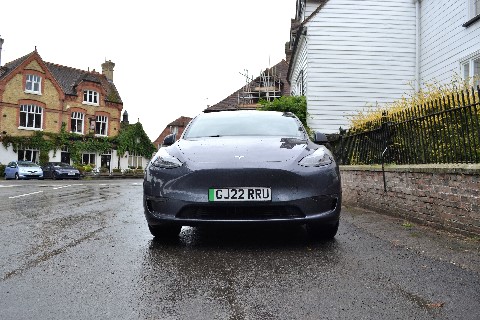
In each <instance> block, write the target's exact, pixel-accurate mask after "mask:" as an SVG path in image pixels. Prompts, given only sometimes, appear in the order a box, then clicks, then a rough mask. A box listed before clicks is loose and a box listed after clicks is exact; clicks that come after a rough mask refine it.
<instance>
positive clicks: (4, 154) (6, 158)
mask: <svg viewBox="0 0 480 320" xmlns="http://www.w3.org/2000/svg"><path fill="white" fill-rule="evenodd" d="M17 158H18V155H17V154H16V153H15V152H14V151H13V147H12V146H9V147H8V148H7V149H5V147H4V146H3V143H1V142H0V164H3V165H7V164H8V163H9V162H10V161H15V160H17Z"/></svg>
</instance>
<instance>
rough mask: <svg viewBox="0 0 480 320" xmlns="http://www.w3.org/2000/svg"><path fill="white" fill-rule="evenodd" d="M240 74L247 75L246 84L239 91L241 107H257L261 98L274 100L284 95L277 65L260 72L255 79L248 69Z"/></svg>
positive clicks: (239, 104)
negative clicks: (251, 76)
mask: <svg viewBox="0 0 480 320" xmlns="http://www.w3.org/2000/svg"><path fill="white" fill-rule="evenodd" d="M240 74H241V75H242V76H244V77H245V86H243V88H242V89H241V90H240V91H239V92H238V106H239V107H241V108H256V107H257V106H258V102H259V101H260V99H264V100H267V101H272V100H273V99H275V98H279V97H281V96H282V81H281V80H280V79H281V74H277V69H276V68H275V67H273V68H268V69H266V70H265V71H262V72H260V76H258V77H257V78H255V79H253V78H250V76H249V75H248V70H246V69H245V70H244V73H240Z"/></svg>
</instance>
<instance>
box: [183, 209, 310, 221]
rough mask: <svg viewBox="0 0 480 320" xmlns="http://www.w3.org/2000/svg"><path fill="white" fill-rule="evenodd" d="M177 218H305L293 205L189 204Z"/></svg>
mask: <svg viewBox="0 0 480 320" xmlns="http://www.w3.org/2000/svg"><path fill="white" fill-rule="evenodd" d="M177 218H182V219H199V220H268V219H293V218H305V215H304V214H303V213H302V212H301V211H300V210H299V209H298V208H296V207H293V206H287V207H284V206H247V207H245V206H188V207H185V208H183V209H182V210H181V211H180V212H179V213H178V214H177Z"/></svg>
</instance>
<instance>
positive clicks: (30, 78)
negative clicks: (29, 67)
mask: <svg viewBox="0 0 480 320" xmlns="http://www.w3.org/2000/svg"><path fill="white" fill-rule="evenodd" d="M25 92H26V93H33V94H39V95H41V94H42V77H40V76H37V75H36V74H27V75H26V77H25Z"/></svg>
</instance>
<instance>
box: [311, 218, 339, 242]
mask: <svg viewBox="0 0 480 320" xmlns="http://www.w3.org/2000/svg"><path fill="white" fill-rule="evenodd" d="M338 225H339V222H338V221H337V223H335V224H334V225H331V224H315V223H311V224H307V231H308V234H309V236H311V237H312V238H314V239H321V240H331V239H333V238H335V235H336V234H337V231H338Z"/></svg>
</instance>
